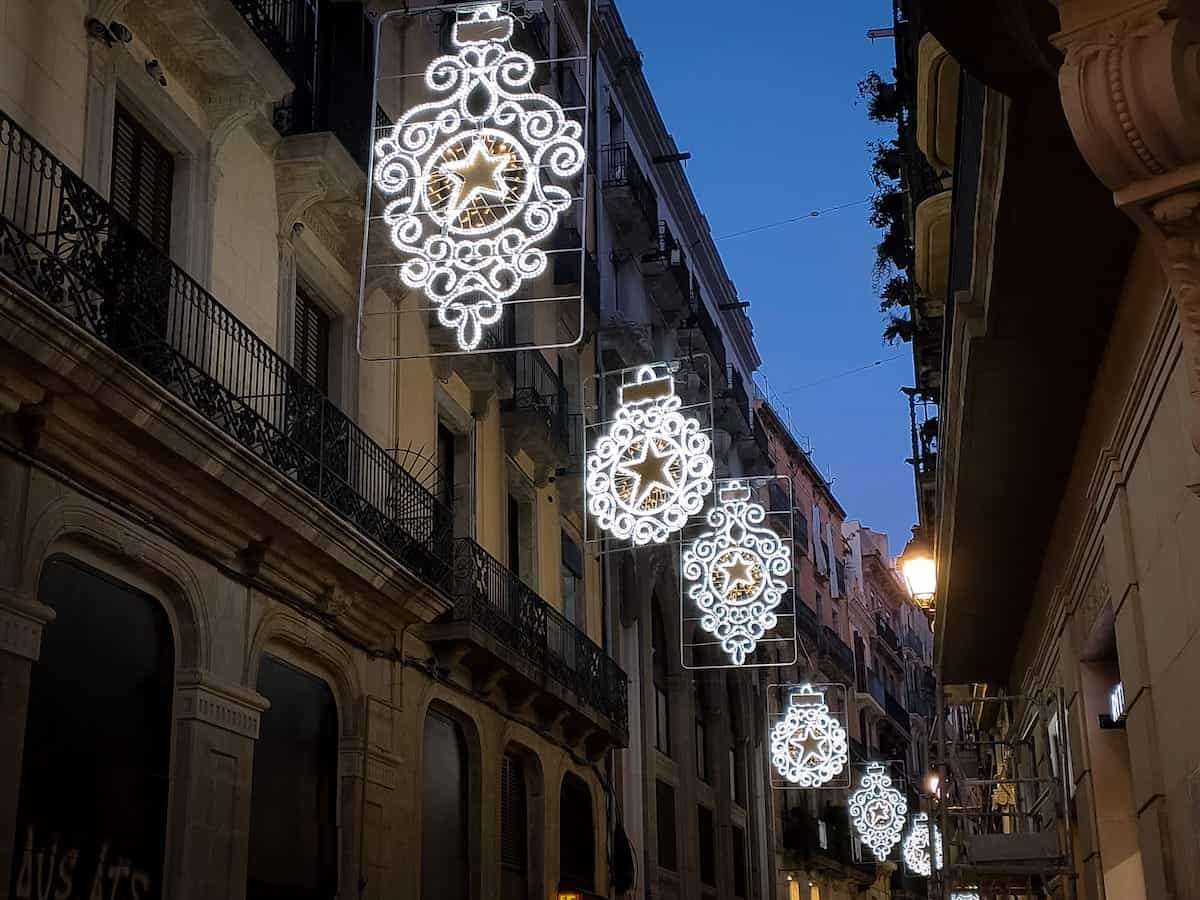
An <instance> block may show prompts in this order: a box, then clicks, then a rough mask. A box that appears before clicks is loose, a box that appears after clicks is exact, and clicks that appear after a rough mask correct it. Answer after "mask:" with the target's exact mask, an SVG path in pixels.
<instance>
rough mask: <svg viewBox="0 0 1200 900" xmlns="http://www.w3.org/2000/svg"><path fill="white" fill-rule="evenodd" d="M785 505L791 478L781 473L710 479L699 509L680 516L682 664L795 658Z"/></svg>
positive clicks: (737, 664) (734, 664)
mask: <svg viewBox="0 0 1200 900" xmlns="http://www.w3.org/2000/svg"><path fill="white" fill-rule="evenodd" d="M772 485H775V486H778V488H779V490H780V491H781V497H782V499H781V500H780V501H779V503H778V504H776V503H774V502H772V501H773V499H774V497H773V493H772V492H771V490H770V486H772ZM764 502H765V504H766V505H764ZM777 505H778V506H779V508H776V506H777ZM792 505H793V503H792V482H791V479H790V478H788V477H787V476H786V475H745V476H742V477H739V478H724V479H718V480H717V481H716V483H715V486H714V488H713V494H712V499H711V500H710V501H709V503H708V506H707V508H706V509H705V511H704V513H703V515H701V516H698V517H695V518H693V519H692V520H691V521H690V522H689V523H688V526H687V528H686V529H685V531H684V532H683V535H682V539H681V540H682V548H681V552H680V554H679V609H680V616H679V625H680V635H679V640H680V656H681V658H682V664H683V668H685V669H749V668H761V667H764V666H788V665H792V664H793V663H795V662H796V660H797V659H798V654H799V649H798V640H797V636H796V609H795V602H796V601H795V592H794V590H793V578H794V560H795V557H794V551H795V548H794V547H793V546H792Z"/></svg>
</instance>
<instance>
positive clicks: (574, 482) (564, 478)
mask: <svg viewBox="0 0 1200 900" xmlns="http://www.w3.org/2000/svg"><path fill="white" fill-rule="evenodd" d="M585 427H586V425H585V419H584V416H583V413H569V414H568V415H567V459H566V463H565V464H564V465H563V466H561V467H560V468H559V469H558V472H557V473H556V476H557V477H556V481H555V484H557V485H558V499H559V502H560V503H561V504H562V508H563V509H573V508H575V507H577V506H579V504H580V503H581V502H582V500H583V459H584V452H583V451H584V430H585Z"/></svg>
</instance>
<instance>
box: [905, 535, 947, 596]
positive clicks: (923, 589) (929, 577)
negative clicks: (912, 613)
mask: <svg viewBox="0 0 1200 900" xmlns="http://www.w3.org/2000/svg"><path fill="white" fill-rule="evenodd" d="M918 531H919V527H918V528H914V529H913V536H912V539H911V540H910V541H909V542H908V544H907V545H906V546H905V548H904V552H903V553H901V554H900V558H899V560H897V561H898V562H899V564H900V574H902V575H903V576H904V581H905V584H907V586H908V593H909V596H911V597H912V599H913V602H914V603H916V604H917V605H918V606H920V607H922V608H924V609H929V608H931V607H932V606H933V598H934V596H935V595H936V594H937V565H936V563H935V562H934V558H933V554H932V553H931V552H930V550H929V548H928V546H927V545H926V544H925V542H924V541H923V540H922V539H921V537H920V536H919V535H918V533H917V532H918Z"/></svg>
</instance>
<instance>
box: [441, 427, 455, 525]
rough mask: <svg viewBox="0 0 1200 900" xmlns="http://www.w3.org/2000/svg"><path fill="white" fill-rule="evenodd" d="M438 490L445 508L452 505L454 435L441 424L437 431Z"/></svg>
mask: <svg viewBox="0 0 1200 900" xmlns="http://www.w3.org/2000/svg"><path fill="white" fill-rule="evenodd" d="M437 437H438V443H437V449H438V478H439V481H438V488H439V493H440V494H441V500H442V502H443V503H445V504H446V505H447V506H453V505H454V487H455V485H454V457H455V449H456V448H455V446H454V444H455V434H454V432H453V431H451V430H450V429H449V428H447V427H446V426H445V425H443V424H442V423H441V422H439V423H438V429H437Z"/></svg>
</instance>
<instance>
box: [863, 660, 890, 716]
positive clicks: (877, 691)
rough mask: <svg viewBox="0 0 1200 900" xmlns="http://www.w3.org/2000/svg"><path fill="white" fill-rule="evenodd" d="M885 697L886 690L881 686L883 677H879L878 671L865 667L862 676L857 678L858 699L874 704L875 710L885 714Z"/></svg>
mask: <svg viewBox="0 0 1200 900" xmlns="http://www.w3.org/2000/svg"><path fill="white" fill-rule="evenodd" d="M886 698H887V692H886V691H885V690H884V688H883V679H881V678H880V677H879V673H878V672H876V671H874V670H872V669H865V670H864V672H863V677H861V678H859V679H858V699H859V700H860V701H861V702H863V703H866V704H868V705H870V706H874V708H875V712H877V713H878V714H879V715H881V716H882V715H886V714H887V707H886V705H885V704H886V702H887V699H886Z"/></svg>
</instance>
